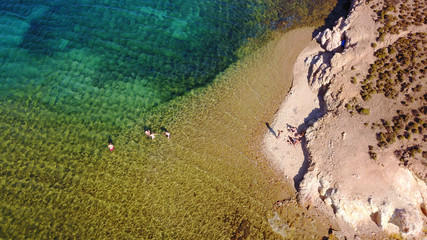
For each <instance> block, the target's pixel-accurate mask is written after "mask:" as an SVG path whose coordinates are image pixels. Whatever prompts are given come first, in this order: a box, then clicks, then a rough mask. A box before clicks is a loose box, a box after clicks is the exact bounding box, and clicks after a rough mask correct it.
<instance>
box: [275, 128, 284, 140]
mask: <svg viewBox="0 0 427 240" xmlns="http://www.w3.org/2000/svg"><path fill="white" fill-rule="evenodd" d="M282 132H283V131H282V130H280V129H278V130H277V136H276V138H277V139H278V138H279V137H280V133H282Z"/></svg>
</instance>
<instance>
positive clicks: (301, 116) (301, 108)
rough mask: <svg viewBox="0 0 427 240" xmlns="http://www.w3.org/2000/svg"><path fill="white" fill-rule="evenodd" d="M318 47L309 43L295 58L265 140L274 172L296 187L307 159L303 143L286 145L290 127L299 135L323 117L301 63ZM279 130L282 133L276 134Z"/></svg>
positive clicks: (306, 66) (318, 48)
mask: <svg viewBox="0 0 427 240" xmlns="http://www.w3.org/2000/svg"><path fill="white" fill-rule="evenodd" d="M320 50H321V49H320V47H319V45H318V44H317V43H316V42H315V41H312V42H310V43H309V44H308V46H307V47H306V48H305V49H304V50H303V51H302V52H301V54H300V55H299V56H298V58H297V60H296V62H295V64H294V70H293V78H294V80H293V85H292V88H291V90H290V91H289V93H288V95H287V96H286V99H285V100H284V101H283V103H282V104H281V106H280V108H279V110H278V111H277V113H276V117H275V119H274V122H273V123H272V124H271V129H272V130H273V132H272V131H269V132H268V133H267V134H266V135H265V138H264V144H265V149H266V153H267V155H268V156H269V158H270V159H271V160H272V163H273V165H274V167H275V168H276V169H278V170H279V171H280V172H281V173H282V174H283V176H285V178H286V179H287V180H288V181H289V182H290V183H291V184H292V185H293V186H294V187H295V188H296V189H298V185H299V183H300V181H301V180H302V178H303V175H304V174H305V173H306V171H307V167H308V157H307V152H306V151H305V149H304V148H303V144H297V145H290V144H289V143H287V140H288V139H289V136H293V134H292V133H291V132H289V131H288V129H289V127H291V126H292V127H296V128H298V132H303V131H305V130H307V128H308V126H309V125H310V124H312V123H313V121H315V120H316V119H317V118H319V117H320V116H321V115H322V112H321V111H320V103H319V99H318V93H317V92H316V91H313V90H312V89H311V88H310V86H309V85H308V81H307V75H308V71H309V65H307V64H305V63H304V60H305V59H306V58H307V57H308V56H310V55H312V54H314V53H316V52H318V51H320ZM278 130H282V131H283V132H282V133H281V134H280V136H279V137H277V135H278Z"/></svg>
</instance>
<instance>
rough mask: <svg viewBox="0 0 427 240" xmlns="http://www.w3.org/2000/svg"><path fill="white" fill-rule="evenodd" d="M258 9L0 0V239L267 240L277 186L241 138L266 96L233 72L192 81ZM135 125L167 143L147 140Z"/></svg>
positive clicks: (255, 25) (236, 39) (207, 70)
mask: <svg viewBox="0 0 427 240" xmlns="http://www.w3.org/2000/svg"><path fill="white" fill-rule="evenodd" d="M263 9H264V5H263V4H256V1H253V2H252V1H239V3H234V2H227V1H203V2H199V1H173V2H172V1H171V2H168V1H156V2H154V1H153V2H151V1H144V2H142V3H141V2H139V1H124V2H123V1H121V2H120V3H116V2H115V1H111V2H110V1H75V2H73V3H69V2H67V1H52V2H49V3H45V1H23V2H20V3H17V2H16V1H2V3H0V30H1V31H0V34H1V36H0V56H1V57H0V63H1V64H0V80H1V81H0V130H1V132H2V134H1V136H0V138H1V139H0V141H1V144H0V164H1V166H0V187H1V189H0V191H1V192H2V195H1V197H0V198H1V199H0V211H1V215H2V216H3V217H2V219H1V222H0V224H1V225H0V236H1V237H5V238H25V237H30V238H35V237H40V238H50V237H55V236H58V237H73V236H74V237H77V238H88V237H95V238H110V237H111V238H147V239H153V238H155V239H160V238H185V239H196V238H200V237H201V236H203V237H205V238H206V239H218V238H226V239H228V238H236V239H237V238H238V237H242V238H246V237H248V236H250V237H252V238H259V237H261V236H267V238H269V237H272V238H273V237H274V234H273V233H272V231H271V229H270V228H269V226H268V224H267V220H266V212H267V209H268V207H269V206H270V205H269V204H270V200H269V199H276V198H275V197H276V196H277V195H278V194H279V193H280V192H281V191H280V189H277V188H276V189H274V188H273V189H270V188H268V187H267V186H268V181H269V180H268V176H266V173H263V172H260V170H259V169H258V168H257V159H259V158H260V155H258V154H257V153H256V152H254V150H256V149H257V148H256V146H254V145H253V143H248V141H247V139H250V138H251V137H253V136H254V130H253V129H254V125H253V124H258V125H259V121H260V119H262V116H263V112H262V111H259V109H260V107H261V109H262V107H265V106H268V105H269V103H270V102H271V101H272V99H274V96H275V95H274V94H273V93H271V92H270V91H268V88H265V86H264V85H263V84H262V82H260V83H257V84H261V85H260V86H257V87H253V86H252V84H255V85H256V82H257V81H254V79H251V81H249V80H248V79H245V78H238V79H239V80H238V81H237V82H238V83H241V84H243V85H240V87H236V86H235V85H233V83H227V81H226V80H223V81H222V82H221V83H220V84H219V83H217V84H215V85H213V86H209V87H207V88H205V89H203V90H197V91H194V90H192V89H194V88H196V87H200V86H204V85H206V84H207V83H209V82H211V81H212V80H213V79H214V77H215V76H216V75H217V74H218V73H220V72H221V71H223V70H224V69H225V68H226V67H228V66H229V64H230V63H232V62H234V61H235V60H236V55H235V51H236V50H237V49H238V48H239V47H241V46H242V44H244V43H245V42H246V41H247V38H248V37H253V36H255V35H256V34H257V33H261V32H263V31H264V29H263V28H264V27H263V26H262V25H261V24H260V22H262V18H261V16H262V14H263ZM233 81H234V80H233ZM249 82H251V84H249ZM237 86H239V85H237ZM276 87H277V86H276ZM241 89H246V90H244V91H243V92H242V93H241V94H240V95H239V94H238V93H239V91H240V90H241ZM261 89H263V90H264V91H265V90H266V92H264V93H263V94H260V92H259V91H260V90H261ZM210 92H211V93H210ZM279 92H282V91H278V93H279ZM208 93H209V94H208ZM183 94H185V96H184V97H180V96H181V95H183ZM224 94H225V95H224ZM268 96H270V97H273V98H271V99H270V101H268V100H265V99H263V98H264V97H268ZM229 97H234V98H232V99H231V100H230V99H228V100H227V101H225V99H227V98H229ZM249 100H253V101H254V102H253V103H251V104H249V103H248V101H249ZM257 106H258V107H257ZM154 107H156V108H154ZM252 121H254V122H252ZM251 122H252V123H251ZM147 127H149V128H151V129H152V130H154V131H156V132H161V131H162V130H161V129H162V128H167V129H169V130H170V131H171V132H172V133H173V138H172V139H171V140H170V141H167V140H166V139H165V138H161V136H158V137H157V139H156V140H155V141H149V140H148V139H146V138H144V134H143V131H144V128H147ZM109 137H111V138H112V139H113V141H114V143H115V145H116V150H115V151H114V152H113V154H111V153H110V152H109V151H108V149H107V147H106V145H107V144H108V142H107V141H108V138H109ZM174 138H175V139H179V140H175V139H174ZM267 172H268V171H267ZM267 175H268V174H267ZM259 196H262V197H259ZM264 196H265V197H264ZM264 198H265V200H262V199H264Z"/></svg>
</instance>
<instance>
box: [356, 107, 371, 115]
mask: <svg viewBox="0 0 427 240" xmlns="http://www.w3.org/2000/svg"><path fill="white" fill-rule="evenodd" d="M359 113H360V114H362V115H369V114H370V111H369V109H367V108H362V109H361V110H360V112H359Z"/></svg>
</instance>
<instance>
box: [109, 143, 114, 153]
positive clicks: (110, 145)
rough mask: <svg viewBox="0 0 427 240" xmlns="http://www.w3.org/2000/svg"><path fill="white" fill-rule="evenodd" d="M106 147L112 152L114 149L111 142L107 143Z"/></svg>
mask: <svg viewBox="0 0 427 240" xmlns="http://www.w3.org/2000/svg"><path fill="white" fill-rule="evenodd" d="M108 148H109V149H110V152H112V151H113V150H114V145H113V143H110V144H108Z"/></svg>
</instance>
